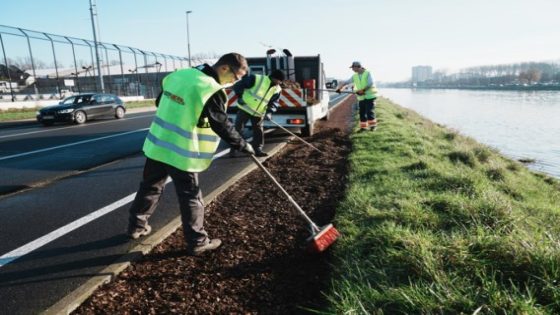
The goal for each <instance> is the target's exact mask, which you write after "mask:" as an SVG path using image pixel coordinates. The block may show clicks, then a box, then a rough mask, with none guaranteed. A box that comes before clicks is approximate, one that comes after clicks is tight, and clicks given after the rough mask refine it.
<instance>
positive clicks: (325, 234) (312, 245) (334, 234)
mask: <svg viewBox="0 0 560 315" xmlns="http://www.w3.org/2000/svg"><path fill="white" fill-rule="evenodd" d="M251 158H252V159H253V161H254V162H255V163H257V165H258V166H259V168H260V169H261V170H263V171H264V172H265V173H266V175H268V177H270V179H271V180H272V181H273V182H274V184H276V186H277V187H278V188H279V189H280V190H281V191H282V192H283V193H284V195H286V197H287V198H288V200H289V201H290V202H291V203H292V205H294V207H295V208H296V209H297V211H298V212H299V214H300V215H301V216H302V217H303V218H304V219H305V221H307V223H309V225H310V226H311V236H310V237H309V238H308V239H307V250H308V251H310V252H313V253H320V252H322V251H324V250H326V249H327V248H328V247H329V246H331V245H332V244H333V243H334V242H335V241H336V239H337V238H338V237H339V236H340V233H339V232H338V231H337V230H336V229H335V227H334V225H332V223H329V224H327V225H325V226H322V227H319V226H317V224H315V222H313V221H312V220H311V218H309V216H308V215H307V214H306V213H305V212H304V211H303V209H302V208H301V207H300V206H299V205H298V204H297V202H296V201H295V200H294V198H292V196H290V194H288V192H287V191H286V190H285V189H284V187H282V185H280V183H279V182H278V181H277V180H276V179H275V178H274V176H272V174H270V172H269V171H268V170H267V169H266V168H265V167H264V165H262V163H261V162H260V161H259V159H257V157H255V156H254V155H252V154H251Z"/></svg>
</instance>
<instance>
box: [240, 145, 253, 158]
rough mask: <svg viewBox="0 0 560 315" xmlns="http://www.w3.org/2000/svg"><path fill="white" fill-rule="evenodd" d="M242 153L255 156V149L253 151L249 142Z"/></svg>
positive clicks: (242, 148) (242, 149)
mask: <svg viewBox="0 0 560 315" xmlns="http://www.w3.org/2000/svg"><path fill="white" fill-rule="evenodd" d="M240 151H241V152H243V153H246V154H249V155H255V149H253V146H252V145H251V144H250V143H249V142H245V145H244V146H243V147H241V150H240Z"/></svg>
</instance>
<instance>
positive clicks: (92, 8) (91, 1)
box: [89, 0, 105, 93]
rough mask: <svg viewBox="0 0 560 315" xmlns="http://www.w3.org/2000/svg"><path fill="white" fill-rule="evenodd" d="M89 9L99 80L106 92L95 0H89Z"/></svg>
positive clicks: (102, 90)
mask: <svg viewBox="0 0 560 315" xmlns="http://www.w3.org/2000/svg"><path fill="white" fill-rule="evenodd" d="M89 11H90V13H91V28H92V29H93V43H94V45H95V61H96V63H97V81H98V82H99V87H100V88H101V92H102V93H105V85H104V84H103V75H102V74H101V64H100V63H99V48H98V45H97V31H96V30H95V17H97V5H96V4H95V0H89Z"/></svg>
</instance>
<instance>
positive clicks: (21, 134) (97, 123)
mask: <svg viewBox="0 0 560 315" xmlns="http://www.w3.org/2000/svg"><path fill="white" fill-rule="evenodd" d="M151 116H153V114H152V115H143V116H135V117H126V118H123V119H119V121H120V120H132V119H138V118H144V117H151ZM116 121H117V120H110V121H102V122H96V123H95V124H89V125H86V126H96V125H101V124H108V123H112V122H116ZM86 126H84V125H80V126H68V127H62V128H53V129H44V130H37V131H29V132H23V133H15V134H12V135H5V136H0V139H2V138H11V137H18V136H25V135H31V134H34V133H44V132H51V131H58V130H63V129H68V128H80V127H86Z"/></svg>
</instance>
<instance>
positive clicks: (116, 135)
mask: <svg viewBox="0 0 560 315" xmlns="http://www.w3.org/2000/svg"><path fill="white" fill-rule="evenodd" d="M148 129H150V128H142V129H137V130H132V131H127V132H123V133H118V134H115V135H110V136H105V137H99V138H95V139H89V140H83V141H78V142H72V143H68V144H63V145H57V146H54V147H50V148H44V149H40V150H35V151H29V152H24V153H18V154H13V155H8V156H3V157H0V161H3V160H9V159H14V158H19V157H22V156H26V155H31V154H35V153H41V152H47V151H52V150H57V149H61V148H67V147H72V146H75V145H80V144H84V143H88V142H94V141H99V140H105V139H109V138H114V137H119V136H124V135H128V134H131V133H135V132H140V131H146V130H148Z"/></svg>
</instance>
